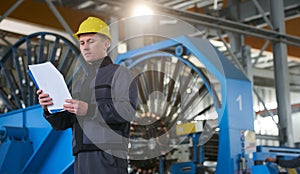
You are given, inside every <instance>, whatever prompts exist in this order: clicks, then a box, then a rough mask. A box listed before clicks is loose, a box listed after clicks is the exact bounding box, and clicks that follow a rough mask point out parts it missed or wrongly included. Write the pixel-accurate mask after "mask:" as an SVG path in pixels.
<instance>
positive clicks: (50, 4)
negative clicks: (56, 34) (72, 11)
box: [45, 0, 78, 44]
mask: <svg viewBox="0 0 300 174" xmlns="http://www.w3.org/2000/svg"><path fill="white" fill-rule="evenodd" d="M45 1H46V3H47V4H48V6H49V8H50V10H51V11H52V12H53V14H54V15H55V16H56V18H57V19H58V21H59V22H60V24H61V25H62V26H63V27H64V29H65V30H66V31H67V33H68V34H69V35H70V36H71V38H72V40H73V41H74V43H76V44H78V40H76V39H75V38H74V37H73V31H72V29H71V28H70V26H69V25H68V24H67V22H66V21H65V20H64V18H63V17H62V16H61V15H60V13H59V11H58V10H57V9H56V7H55V5H53V3H52V2H51V0H45Z"/></svg>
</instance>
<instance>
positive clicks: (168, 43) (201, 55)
mask: <svg viewBox="0 0 300 174" xmlns="http://www.w3.org/2000/svg"><path fill="white" fill-rule="evenodd" d="M116 63H118V64H121V65H124V66H126V67H128V68H129V69H131V70H132V71H133V72H134V73H135V75H136V78H137V79H138V86H139V88H138V90H139V102H140V104H139V107H138V110H137V113H136V118H135V119H134V120H133V122H132V127H131V136H130V142H131V146H130V153H129V157H130V159H131V162H133V163H134V164H133V165H137V166H139V165H142V164H143V165H144V164H145V163H148V162H151V161H152V159H153V158H156V159H158V157H162V156H163V157H164V158H167V155H166V154H168V153H169V152H170V153H169V154H171V153H172V152H173V151H174V150H176V149H178V148H180V146H181V145H182V144H184V143H185V142H186V139H187V138H189V137H190V135H193V134H196V133H197V132H196V131H195V130H194V129H193V128H190V130H189V131H190V133H189V132H187V133H186V134H185V135H178V134H176V127H177V126H178V125H181V124H183V123H194V122H197V121H202V123H203V124H204V125H203V129H202V130H201V135H200V136H199V138H198V139H196V141H198V142H197V146H199V147H201V146H202V147H203V145H204V146H209V147H207V148H205V147H204V149H206V150H208V151H206V152H204V154H202V155H203V156H202V159H200V160H199V157H198V153H197V152H196V153H194V152H195V151H194V152H192V153H194V154H193V155H192V156H193V157H192V158H189V160H191V161H194V162H195V161H197V162H199V163H201V161H202V162H203V160H217V161H221V162H220V163H219V162H217V166H216V167H215V169H216V173H224V172H225V173H234V171H237V170H239V165H240V164H239V162H238V161H240V158H241V157H243V158H248V155H249V153H251V150H254V149H253V148H255V146H253V144H251V143H253V142H251V143H250V144H251V146H249V147H251V148H250V151H249V149H248V148H249V147H248V146H247V147H246V146H245V144H247V145H248V142H247V143H245V142H243V140H244V138H243V136H244V133H243V132H245V131H247V130H250V131H253V130H254V126H253V123H254V121H253V108H252V88H251V82H250V81H249V80H248V79H247V78H246V77H245V76H244V75H243V74H242V73H241V72H240V71H239V70H238V69H237V68H236V67H235V66H234V65H233V64H232V63H231V62H230V61H229V60H228V59H227V58H226V57H224V56H223V55H222V54H221V53H220V52H219V51H218V50H217V48H215V47H214V46H213V45H212V44H211V43H210V42H209V41H208V40H203V39H198V38H192V37H186V36H179V37H176V38H172V39H169V40H163V41H161V42H158V43H154V44H152V45H149V46H145V47H143V48H138V49H135V50H130V51H128V52H126V53H124V54H121V55H119V56H118V57H117V59H116ZM223 67H224V68H223ZM182 129H184V128H182ZM216 129H218V130H219V131H218V137H216V136H213V135H215V131H216ZM216 138H217V139H218V141H216ZM209 140H213V141H212V142H209ZM252 147H253V148H252ZM220 148H222V149H221V150H218V149H220ZM195 155H196V156H195ZM179 158H180V157H179ZM171 160H172V159H171ZM143 161H145V163H143ZM232 161H235V162H232ZM247 161H248V163H249V164H247V166H248V168H247V169H246V170H251V164H250V163H251V159H248V160H247ZM177 162H178V159H177ZM144 166H146V165H144Z"/></svg>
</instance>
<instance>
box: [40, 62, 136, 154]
mask: <svg viewBox="0 0 300 174" xmlns="http://www.w3.org/2000/svg"><path fill="white" fill-rule="evenodd" d="M99 66H100V67H99ZM98 67H99V68H98ZM72 97H73V98H74V99H78V100H83V101H85V102H87V103H89V109H88V113H87V114H86V115H85V116H76V115H75V114H72V113H69V112H67V111H63V112H58V113H55V114H50V113H49V112H44V117H45V118H46V119H47V121H48V122H49V123H50V124H51V125H52V127H53V128H54V129H56V130H65V129H67V128H72V130H73V142H72V144H73V154H74V155H76V154H77V153H79V152H82V151H95V150H115V149H116V150H125V151H126V150H127V148H128V138H129V129H130V121H131V120H132V119H133V117H134V115H135V111H136V108H137V104H138V91H137V82H136V80H135V78H134V76H133V74H132V72H131V71H129V70H128V69H126V68H125V67H122V66H119V65H116V64H113V63H112V61H111V59H110V58H109V57H108V56H107V57H105V58H104V59H103V60H101V62H100V63H98V64H97V63H95V64H94V65H90V67H89V73H88V75H84V76H83V77H82V78H80V79H79V80H78V81H77V82H76V83H75V85H73V89H72Z"/></svg>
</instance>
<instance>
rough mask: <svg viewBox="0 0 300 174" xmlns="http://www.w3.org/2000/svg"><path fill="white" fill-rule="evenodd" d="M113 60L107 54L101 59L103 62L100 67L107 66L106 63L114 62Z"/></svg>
mask: <svg viewBox="0 0 300 174" xmlns="http://www.w3.org/2000/svg"><path fill="white" fill-rule="evenodd" d="M112 63H113V62H112V61H111V59H110V57H109V56H106V57H104V58H103V59H102V60H101V64H100V68H102V67H104V66H106V65H109V64H112Z"/></svg>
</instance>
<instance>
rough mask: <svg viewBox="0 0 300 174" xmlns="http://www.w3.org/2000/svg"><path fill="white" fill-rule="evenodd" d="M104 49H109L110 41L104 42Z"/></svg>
mask: <svg viewBox="0 0 300 174" xmlns="http://www.w3.org/2000/svg"><path fill="white" fill-rule="evenodd" d="M105 47H106V50H108V49H109V47H110V41H109V40H106V42H105Z"/></svg>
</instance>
